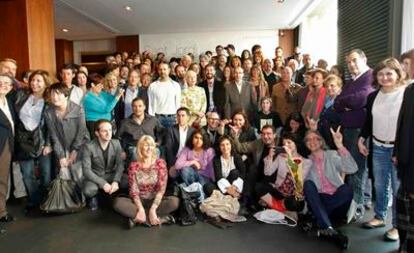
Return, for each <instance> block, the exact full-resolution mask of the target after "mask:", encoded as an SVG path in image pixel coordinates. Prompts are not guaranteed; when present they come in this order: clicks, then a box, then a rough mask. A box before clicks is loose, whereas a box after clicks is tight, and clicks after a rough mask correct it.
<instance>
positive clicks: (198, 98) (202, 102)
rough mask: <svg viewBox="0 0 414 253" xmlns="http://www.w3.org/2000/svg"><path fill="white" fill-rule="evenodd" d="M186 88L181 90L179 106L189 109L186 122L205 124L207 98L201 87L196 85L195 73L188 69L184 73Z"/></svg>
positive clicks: (195, 124) (200, 125)
mask: <svg viewBox="0 0 414 253" xmlns="http://www.w3.org/2000/svg"><path fill="white" fill-rule="evenodd" d="M185 82H186V84H187V88H186V89H184V90H182V92H181V106H182V107H186V108H188V110H190V119H189V122H188V124H189V125H190V126H191V125H194V126H198V127H202V126H204V125H205V124H206V118H205V112H206V109H207V98H206V93H205V91H204V89H203V88H201V87H198V86H197V85H196V84H197V74H196V73H195V72H194V71H192V70H188V71H187V73H186V74H185Z"/></svg>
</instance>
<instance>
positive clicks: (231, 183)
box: [204, 136, 246, 199]
mask: <svg viewBox="0 0 414 253" xmlns="http://www.w3.org/2000/svg"><path fill="white" fill-rule="evenodd" d="M218 143H219V149H220V152H219V153H218V155H216V156H215V157H214V160H213V167H214V182H213V183H208V184H206V185H204V192H205V193H206V195H207V196H210V195H211V194H212V193H213V191H214V190H220V191H221V193H223V194H228V195H231V196H232V197H234V198H237V199H240V197H241V195H242V192H243V184H244V179H245V175H246V167H245V165H244V163H243V160H242V158H241V157H240V156H239V155H238V154H237V153H236V152H234V151H233V149H232V142H231V140H230V138H229V137H228V136H222V137H220V139H219V141H218Z"/></svg>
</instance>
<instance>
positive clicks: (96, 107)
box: [83, 74, 123, 137]
mask: <svg viewBox="0 0 414 253" xmlns="http://www.w3.org/2000/svg"><path fill="white" fill-rule="evenodd" d="M91 81H92V83H91V89H90V90H89V91H88V93H87V94H86V95H85V98H84V100H83V106H84V109H85V116H86V125H87V127H88V130H89V134H90V135H91V137H92V136H93V135H94V129H95V122H96V121H98V120H99V119H106V120H109V121H111V120H112V110H113V109H114V108H115V105H116V104H117V103H118V100H119V98H120V97H121V96H122V95H123V90H119V92H118V94H116V95H115V96H114V95H112V94H110V93H108V92H106V91H103V78H102V76H101V75H99V74H91Z"/></svg>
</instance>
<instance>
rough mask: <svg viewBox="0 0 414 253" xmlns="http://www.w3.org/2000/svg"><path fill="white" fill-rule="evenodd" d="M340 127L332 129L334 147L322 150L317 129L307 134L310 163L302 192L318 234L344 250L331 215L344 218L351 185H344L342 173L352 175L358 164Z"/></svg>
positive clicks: (345, 244)
mask: <svg viewBox="0 0 414 253" xmlns="http://www.w3.org/2000/svg"><path fill="white" fill-rule="evenodd" d="M340 129H341V127H338V129H337V130H336V131H334V130H332V129H331V133H332V137H333V140H334V143H335V145H336V147H337V150H324V149H323V147H324V145H325V142H324V139H323V137H322V135H321V134H320V133H319V132H318V131H315V130H309V131H308V132H307V133H306V135H305V143H306V147H307V148H308V149H309V150H310V152H311V155H310V156H309V158H310V159H311V160H312V162H313V166H312V168H311V170H310V172H309V175H308V177H307V179H306V181H305V183H304V193H305V199H306V202H307V203H308V206H309V207H310V209H311V211H312V213H313V215H314V216H315V218H316V222H317V224H318V226H319V230H318V236H319V237H323V238H328V239H331V240H333V241H334V242H335V243H337V244H338V246H340V247H341V248H343V249H346V248H348V237H347V236H346V235H343V234H342V233H341V232H339V231H338V230H336V229H334V228H333V227H332V223H331V218H337V219H344V218H346V215H347V211H348V209H349V206H350V205H351V201H352V198H353V192H352V188H351V186H349V185H348V184H344V181H343V179H342V174H343V173H345V174H353V173H355V172H356V171H357V170H358V166H357V164H356V162H355V160H354V159H353V158H352V156H351V155H350V153H349V151H348V150H347V149H346V148H345V147H344V145H343V142H342V141H343V137H342V134H341V132H340Z"/></svg>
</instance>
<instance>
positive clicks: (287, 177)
mask: <svg viewBox="0 0 414 253" xmlns="http://www.w3.org/2000/svg"><path fill="white" fill-rule="evenodd" d="M282 144H283V151H282V152H281V153H279V155H277V156H276V150H275V148H271V149H270V150H269V155H268V156H267V157H265V158H264V175H265V180H264V181H263V182H259V183H257V184H256V193H257V195H258V196H259V197H260V201H261V202H262V203H263V204H264V205H265V206H267V207H270V208H272V209H275V210H278V211H281V212H285V211H294V212H300V211H302V210H303V208H304V206H305V201H304V196H303V182H304V179H305V178H306V176H307V175H308V172H309V169H310V167H311V166H312V161H310V160H309V159H306V158H303V157H302V156H301V155H300V154H299V153H298V150H297V147H296V138H295V136H294V135H292V134H290V133H285V134H284V135H283V136H282Z"/></svg>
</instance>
